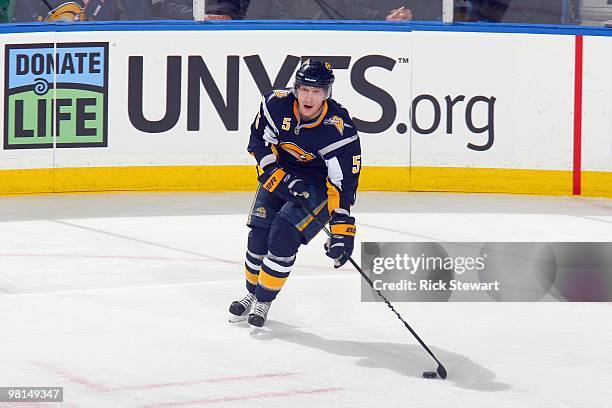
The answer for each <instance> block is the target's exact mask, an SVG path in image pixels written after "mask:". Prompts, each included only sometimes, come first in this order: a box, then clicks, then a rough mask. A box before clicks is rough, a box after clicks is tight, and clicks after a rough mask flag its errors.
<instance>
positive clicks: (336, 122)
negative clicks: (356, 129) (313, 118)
mask: <svg viewBox="0 0 612 408" xmlns="http://www.w3.org/2000/svg"><path fill="white" fill-rule="evenodd" d="M323 124H325V125H332V126H335V127H336V129H338V132H339V133H340V134H341V135H344V128H345V127H347V128H350V127H352V126H351V125H347V124H345V123H344V120H342V118H341V117H339V116H332V117H331V118H327V119H325V121H324V122H323Z"/></svg>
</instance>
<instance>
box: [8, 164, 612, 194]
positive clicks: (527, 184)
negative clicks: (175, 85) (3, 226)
mask: <svg viewBox="0 0 612 408" xmlns="http://www.w3.org/2000/svg"><path fill="white" fill-rule="evenodd" d="M256 176H257V175H256V171H255V166H248V165H245V166H133V167H84V168H59V169H55V170H54V169H26V170H0V194H24V193H28V194H31V193H54V192H56V193H57V192H92V191H177V190H179V191H190V190H196V191H254V190H255V188H256V187H257V184H258V183H257V178H256ZM359 190H360V191H448V192H469V193H522V194H544V195H571V194H572V172H571V171H560V170H518V169H485V168H452V167H435V168H434V167H412V168H409V167H364V168H363V170H362V172H361V177H360V180H359ZM582 192H583V195H585V196H599V197H612V172H592V171H583V172H582Z"/></svg>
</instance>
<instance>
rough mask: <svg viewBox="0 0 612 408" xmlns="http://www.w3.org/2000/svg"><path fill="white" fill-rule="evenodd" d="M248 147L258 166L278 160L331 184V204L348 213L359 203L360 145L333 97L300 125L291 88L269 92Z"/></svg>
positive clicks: (304, 176)
mask: <svg viewBox="0 0 612 408" xmlns="http://www.w3.org/2000/svg"><path fill="white" fill-rule="evenodd" d="M248 151H249V153H251V154H252V155H253V156H255V159H256V160H257V164H259V166H260V167H262V168H263V167H265V166H267V165H270V164H272V163H275V162H278V164H280V165H281V166H282V167H283V168H284V169H285V171H287V172H288V173H290V174H292V175H294V176H296V177H299V178H301V179H303V180H304V181H305V182H306V183H310V184H317V185H320V186H322V187H325V186H326V187H327V191H328V200H329V205H328V208H329V209H330V211H337V212H342V213H346V214H348V213H349V211H350V207H351V205H353V204H354V203H355V194H356V191H357V183H358V180H359V173H360V171H361V146H360V144H359V135H358V134H357V129H356V128H355V125H354V124H353V121H352V120H351V118H350V116H349V113H348V112H347V110H346V109H345V108H344V107H342V105H340V104H339V103H338V102H336V101H334V100H333V99H327V100H326V101H325V102H324V103H323V110H322V112H321V114H320V115H319V117H317V118H315V119H313V120H312V121H310V122H305V123H302V122H301V121H300V115H299V113H298V105H297V99H296V98H295V96H294V95H293V93H292V92H291V90H288V89H285V90H277V91H273V92H272V93H270V94H268V95H265V96H264V98H263V100H262V102H261V105H260V108H259V112H258V113H257V116H256V117H255V120H254V121H253V124H252V125H251V137H250V140H249V146H248Z"/></svg>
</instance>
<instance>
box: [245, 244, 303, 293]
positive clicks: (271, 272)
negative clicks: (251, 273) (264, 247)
mask: <svg viewBox="0 0 612 408" xmlns="http://www.w3.org/2000/svg"><path fill="white" fill-rule="evenodd" d="M294 262H295V255H293V256H288V257H283V256H277V255H274V254H273V253H271V252H268V254H267V255H266V257H265V258H264V260H263V263H262V265H261V269H260V271H259V284H258V285H257V289H256V291H255V296H256V297H257V301H259V302H271V301H273V300H274V299H276V295H278V292H280V290H281V289H282V288H283V285H284V284H285V281H286V280H287V278H288V277H289V274H290V273H291V268H292V267H293V263H294Z"/></svg>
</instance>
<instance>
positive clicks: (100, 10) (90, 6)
mask: <svg viewBox="0 0 612 408" xmlns="http://www.w3.org/2000/svg"><path fill="white" fill-rule="evenodd" d="M151 19H153V13H152V11H151V5H150V1H149V0H73V1H66V0H19V1H18V2H17V3H16V5H15V13H14V15H13V21H15V22H28V21H45V22H55V21H64V22H76V21H85V20H98V21H109V20H151Z"/></svg>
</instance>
